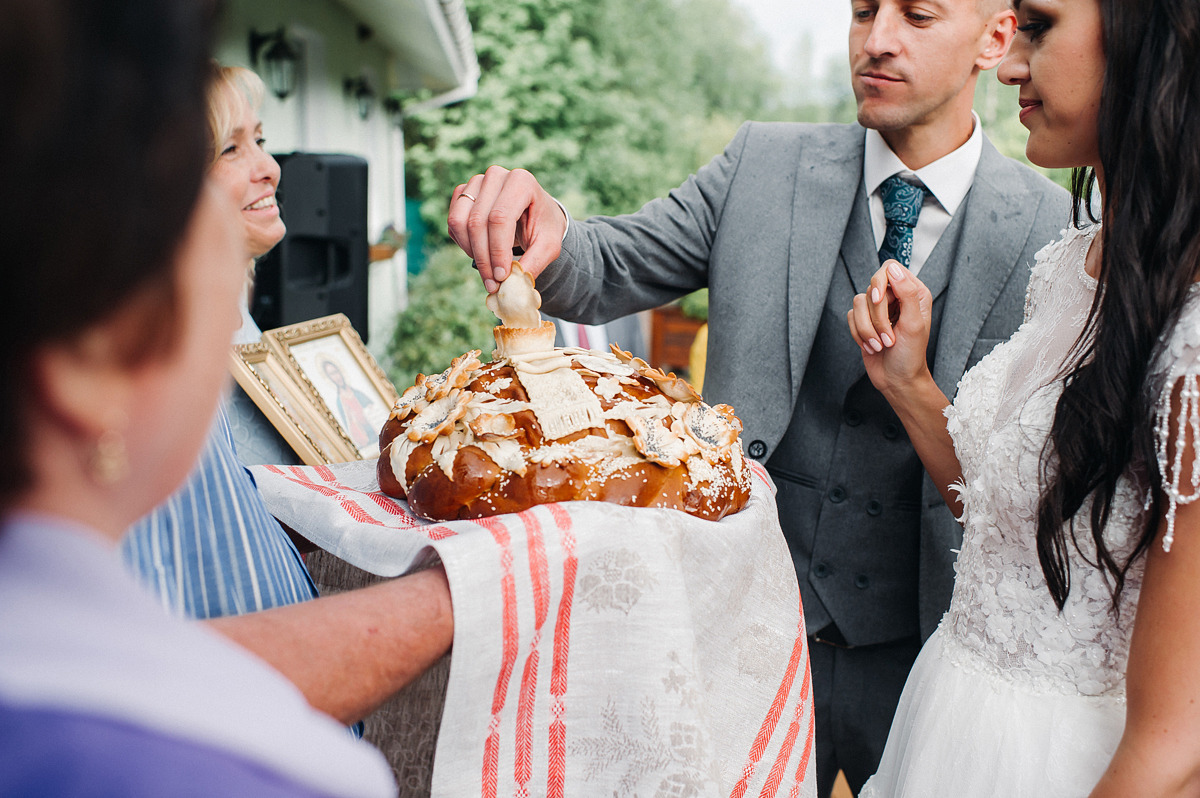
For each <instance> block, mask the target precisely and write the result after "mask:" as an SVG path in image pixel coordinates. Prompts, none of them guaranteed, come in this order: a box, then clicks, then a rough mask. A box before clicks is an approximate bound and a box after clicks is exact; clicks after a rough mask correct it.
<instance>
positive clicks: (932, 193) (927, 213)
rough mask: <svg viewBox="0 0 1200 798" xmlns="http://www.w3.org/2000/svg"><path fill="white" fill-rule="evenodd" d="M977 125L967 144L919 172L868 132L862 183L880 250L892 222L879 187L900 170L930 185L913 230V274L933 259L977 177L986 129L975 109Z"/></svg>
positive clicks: (901, 174) (877, 133)
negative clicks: (943, 234) (888, 218)
mask: <svg viewBox="0 0 1200 798" xmlns="http://www.w3.org/2000/svg"><path fill="white" fill-rule="evenodd" d="M971 116H972V117H974V119H975V128H974V130H973V131H972V132H971V137H970V138H969V139H967V141H966V143H965V144H963V145H962V146H961V147H959V148H958V149H956V150H954V151H953V152H951V153H949V154H947V155H943V156H942V157H941V158H939V159H937V160H936V161H934V162H933V163H931V164H928V165H926V166H923V167H921V168H920V169H917V170H916V171H915V172H914V171H913V170H911V169H909V168H908V167H907V166H905V165H904V162H903V161H901V160H900V159H899V158H898V157H896V153H894V152H892V148H891V147H889V146H888V145H887V142H886V141H884V140H883V136H881V135H880V134H879V131H877V130H867V139H866V149H865V151H864V153H863V185H864V186H865V187H866V189H867V196H868V198H869V205H870V210H871V229H872V231H873V232H874V233H875V248H876V249H878V248H879V247H880V246H882V245H883V236H884V233H885V232H886V231H887V220H886V219H885V218H884V216H883V197H882V196H881V195H880V191H879V186H880V185H881V184H882V183H883V181H884V180H887V179H888V178H889V177H891V176H892V175H895V174H899V175H900V176H901V177H902V178H905V179H908V180H910V181H913V179H914V178H915V180H919V181H920V182H921V183H923V184H924V185H925V188H927V189H928V192H927V193H926V195H925V204H924V205H923V206H922V207H921V215H920V217H919V218H918V219H917V227H916V229H915V230H913V249H912V262H911V263H909V269H911V270H912V272H913V273H914V274H916V273H917V272H919V271H920V270H921V266H923V265H924V264H925V261H926V260H927V259H928V258H929V253H931V252H933V248H934V247H935V246H936V245H937V242H938V239H939V238H941V237H942V233H944V232H946V228H947V227H949V226H950V220H951V218H953V216H954V214H955V213H956V212H957V211H958V207H959V206H960V205H962V201H963V199H964V198H966V196H967V192H968V191H970V190H971V183H972V182H974V180H975V168H976V167H977V166H979V156H980V154H981V153H982V152H983V127H982V126H981V125H980V123H979V117H978V116H977V115H976V114H975V112H974V111H972V112H971Z"/></svg>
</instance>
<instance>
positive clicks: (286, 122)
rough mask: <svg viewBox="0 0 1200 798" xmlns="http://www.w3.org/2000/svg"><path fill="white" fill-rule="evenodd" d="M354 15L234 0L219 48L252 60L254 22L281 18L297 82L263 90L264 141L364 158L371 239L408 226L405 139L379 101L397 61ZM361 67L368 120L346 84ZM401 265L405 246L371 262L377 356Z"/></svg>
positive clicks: (222, 57)
mask: <svg viewBox="0 0 1200 798" xmlns="http://www.w3.org/2000/svg"><path fill="white" fill-rule="evenodd" d="M358 24H359V21H358V20H357V19H356V18H354V17H353V16H351V14H350V13H349V12H348V11H346V9H345V8H344V7H343V6H341V5H339V4H338V3H335V2H330V1H329V0H311V1H310V2H286V1H285V0H254V2H245V0H241V1H239V0H233V2H228V3H226V4H225V15H224V19H223V24H222V30H221V35H220V37H219V39H218V45H217V48H216V56H217V60H219V61H220V62H221V63H223V64H230V65H234V64H236V65H239V66H245V67H251V66H252V64H251V63H250V52H249V36H250V31H251V29H254V30H257V31H259V32H263V33H265V32H271V31H275V30H277V29H278V28H279V27H280V26H281V25H282V26H284V27H285V28H286V30H287V35H288V38H289V40H290V41H291V42H292V43H293V44H294V45H296V46H297V49H298V50H299V51H300V53H301V58H300V63H299V64H298V65H297V88H296V91H295V93H294V94H292V96H290V97H288V98H287V99H285V100H279V99H278V98H276V97H275V96H274V95H272V94H270V93H268V94H267V97H266V99H265V100H264V103H263V108H262V109H261V112H260V113H261V118H262V121H263V130H264V134H265V136H266V139H267V149H268V150H270V151H271V152H275V153H287V152H330V153H345V154H350V155H358V156H361V157H363V158H365V159H366V160H367V163H368V164H369V168H368V200H367V214H368V218H367V231H368V240H369V241H370V242H371V243H375V242H376V241H378V240H379V238H380V234H381V233H382V232H383V230H384V228H385V227H387V226H388V225H391V226H393V227H395V228H396V229H397V230H399V231H403V230H404V229H405V224H404V145H403V139H402V135H401V132H400V131H399V129H398V128H396V127H395V126H394V125H392V124H391V123H390V122H389V120H388V117H387V114H386V113H385V112H384V110H383V107H382V104H381V101H382V98H383V97H384V96H385V94H386V91H387V89H388V88H389V87H388V85H387V84H385V83H384V81H385V80H386V79H387V78H388V76H389V74H392V75H394V74H395V70H397V68H398V67H397V64H396V62H395V59H394V58H393V57H392V56H391V54H390V53H389V52H387V51H386V50H385V49H384V47H383V46H382V45H381V44H380V43H379V42H378V41H376V40H375V38H374V37H370V38H367V39H366V40H360V38H359V36H358V32H357V28H358ZM390 71H391V72H390ZM260 74H262V71H261V70H260ZM359 76H365V77H366V78H367V80H368V81H369V82H370V83H371V85H372V86H373V87H374V89H375V91H376V93H377V95H378V96H377V97H376V100H375V103H374V106H373V108H372V111H371V115H370V117H369V118H368V119H366V120H363V119H361V118H360V117H359V114H358V104H357V102H356V100H355V99H354V98H353V97H347V96H346V94H345V90H344V82H345V80H346V79H347V78H355V77H359ZM405 275H406V264H405V255H404V250H403V249H401V250H400V251H399V252H398V253H397V254H396V256H395V257H394V258H392V259H391V260H387V261H379V262H376V263H373V264H371V272H370V282H369V286H368V292H369V319H370V321H369V324H370V328H371V329H370V330H369V335H368V348H369V349H370V350H371V351H372V353H373V354H374V355H375V356H376V357H377V358H378V357H380V356H381V355H382V352H383V349H384V348H385V347H386V344H387V341H388V340H389V339H390V338H391V332H392V327H393V326H394V321H395V316H396V314H397V313H399V312H400V310H402V309H403V307H404V304H405Z"/></svg>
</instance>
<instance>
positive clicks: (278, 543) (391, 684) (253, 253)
mask: <svg viewBox="0 0 1200 798" xmlns="http://www.w3.org/2000/svg"><path fill="white" fill-rule="evenodd" d="M262 96H263V85H262V81H261V80H260V79H259V78H258V76H257V75H255V74H254V73H253V72H250V71H249V70H246V69H242V68H238V67H214V76H213V81H212V84H211V86H210V88H209V98H208V99H209V103H208V106H209V111H208V112H209V128H210V130H209V134H210V142H211V144H212V163H211V166H210V168H209V176H210V178H212V180H213V182H214V183H216V184H217V185H218V186H219V187H220V188H221V190H222V191H223V193H224V194H226V195H227V196H228V197H229V198H230V199H232V200H233V202H234V204H235V206H236V207H237V208H239V209H240V218H241V222H242V231H243V233H244V237H245V247H246V250H245V251H246V260H247V263H248V264H250V265H251V267H252V266H253V258H256V257H259V256H261V255H263V254H265V253H266V252H267V251H268V250H270V249H271V247H273V246H274V245H275V244H277V243H278V242H279V240H280V239H281V238H282V237H283V235H284V232H285V230H284V226H283V222H282V221H281V220H280V218H279V210H278V206H277V205H276V202H275V190H276V187H277V186H278V184H279V166H278V164H277V163H276V162H275V159H274V158H272V157H271V155H270V154H269V153H268V152H267V151H266V149H265V148H264V146H263V145H264V139H263V135H262V123H261V121H260V120H259V118H258V110H257V109H258V107H259V104H260V103H261V100H262ZM243 299H244V298H243ZM242 304H243V324H244V325H252V324H253V321H251V320H249V316H248V314H247V313H245V311H244V307H245V302H244V301H243V303H242ZM255 337H257V334H256V335H255ZM122 552H123V555H124V557H125V560H126V562H127V564H128V565H129V566H130V567H131V569H132V570H133V571H134V572H135V573H136V574H137V575H138V576H139V578H140V579H141V580H142V581H143V582H144V583H145V584H146V585H147V586H148V587H150V588H151V590H153V591H154V592H155V593H156V594H157V595H158V596H159V599H160V601H161V602H162V604H163V606H164V607H165V608H166V609H168V610H169V611H170V612H172V613H175V614H177V615H183V616H187V617H192V618H200V619H212V620H211V623H212V625H213V626H214V627H215V628H217V629H218V630H219V631H221V632H222V633H224V634H225V635H227V636H228V637H230V638H232V639H233V640H235V641H236V642H238V643H240V644H242V645H243V646H245V647H246V648H249V649H250V650H252V651H253V652H254V653H256V654H257V655H258V656H260V657H261V658H263V659H265V660H266V661H268V662H269V663H271V664H272V665H273V666H274V667H275V668H276V669H277V670H279V671H280V672H281V673H283V674H284V675H285V676H287V677H288V678H289V679H291V680H292V681H293V682H294V683H295V684H296V685H297V686H298V687H299V688H300V689H301V690H302V691H303V693H304V694H305V696H306V697H307V698H308V700H309V702H310V703H311V704H312V705H313V706H315V707H317V708H318V709H321V710H323V711H325V712H326V713H328V714H330V715H331V716H333V717H334V718H337V719H338V720H341V721H342V722H344V723H347V724H353V723H355V722H357V721H358V720H360V719H361V718H363V717H364V716H365V715H366V714H367V713H369V712H370V711H371V710H373V709H374V708H375V707H377V706H378V705H379V704H381V703H383V701H385V700H386V699H387V698H389V697H390V696H391V695H392V694H393V693H394V692H396V691H397V690H399V689H400V688H401V687H403V686H404V685H405V684H407V683H408V682H409V681H411V680H412V679H413V678H415V677H416V676H418V675H419V674H420V673H422V672H423V671H424V670H425V669H426V668H427V667H428V666H429V665H431V664H432V663H433V662H435V661H436V660H437V659H438V658H439V657H441V655H442V654H444V653H445V652H446V651H447V650H448V649H449V647H450V642H451V638H452V635H453V617H452V614H451V611H450V592H449V587H448V584H447V582H446V576H445V573H444V571H443V570H442V569H441V567H440V566H438V567H435V568H431V569H429V570H427V571H422V572H420V573H417V574H413V575H411V576H407V577H403V578H401V579H396V580H392V581H390V582H385V583H382V584H378V585H373V586H371V587H368V588H364V589H362V590H355V591H351V592H348V593H342V594H339V595H336V596H329V597H325V598H317V591H316V588H315V587H314V586H313V583H312V580H311V578H310V577H309V575H308V571H307V569H306V568H305V566H304V563H303V561H302V560H301V559H300V555H299V553H298V552H297V550H296V548H295V546H294V545H293V544H292V541H291V540H290V539H289V538H288V535H287V534H286V533H285V532H284V530H283V528H282V527H281V526H280V524H279V522H278V521H276V520H275V518H273V517H272V516H271V514H270V513H269V512H268V511H267V509H266V505H265V504H264V503H263V500H262V496H261V495H260V494H259V492H258V488H257V486H256V485H255V483H254V479H253V477H252V476H251V475H250V472H249V471H248V470H247V469H246V468H245V466H244V465H243V464H242V463H241V461H240V460H239V459H238V457H237V454H236V451H235V448H234V442H233V437H232V434H231V432H230V429H229V422H228V420H227V418H226V416H225V412H224V409H223V408H222V409H220V410H219V411H218V414H217V417H216V419H215V421H214V423H213V426H212V429H211V430H210V432H209V436H208V441H207V444H206V446H205V449H204V451H203V453H202V455H201V458H200V460H199V462H198V463H197V464H196V466H195V468H194V470H193V471H192V473H191V476H190V477H189V479H188V481H187V483H186V484H185V485H184V486H183V488H182V489H180V491H178V492H177V493H176V494H174V495H173V496H172V497H171V498H170V499H168V500H167V501H166V502H164V503H163V504H162V505H160V506H158V507H157V508H156V509H155V510H154V511H153V512H152V513H150V514H149V515H148V516H146V517H145V518H143V519H142V520H141V521H139V522H138V523H137V524H135V525H134V526H133V527H132V528H131V529H130V530H129V532H128V533H127V534H126V536H125V538H124V540H123V541H122Z"/></svg>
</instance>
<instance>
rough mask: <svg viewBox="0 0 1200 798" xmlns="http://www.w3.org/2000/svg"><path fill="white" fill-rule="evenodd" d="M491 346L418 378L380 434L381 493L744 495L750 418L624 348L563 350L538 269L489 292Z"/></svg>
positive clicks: (440, 513) (718, 500) (437, 506)
mask: <svg viewBox="0 0 1200 798" xmlns="http://www.w3.org/2000/svg"><path fill="white" fill-rule="evenodd" d="M487 304H488V308H489V309H490V310H491V311H492V312H493V313H495V314H496V315H497V317H498V318H500V319H501V321H502V322H503V323H502V324H500V325H498V326H497V327H496V328H495V329H494V331H493V334H494V337H495V339H496V350H495V351H494V352H493V353H492V361H491V362H490V363H484V362H482V361H481V360H480V359H479V354H480V353H479V351H478V350H473V351H471V352H467V353H466V354H464V355H462V356H461V357H458V358H455V359H454V361H453V362H452V363H451V364H450V367H449V368H447V369H446V370H445V371H444V372H442V373H441V374H437V375H434V376H432V377H426V376H425V375H418V377H417V380H416V382H415V384H414V385H413V386H412V387H410V388H409V389H408V390H406V391H404V393H403V394H402V395H401V396H400V399H399V400H397V402H396V405H395V407H394V408H393V410H392V413H391V416H390V418H389V419H388V421H387V423H385V424H384V427H383V430H382V431H381V433H380V439H379V443H380V451H381V452H382V454H381V455H380V458H379V463H378V473H379V484H380V487H381V488H382V489H383V491H384V492H385V493H387V494H389V495H391V496H394V497H396V498H401V499H406V500H407V501H408V503H409V507H410V508H411V509H412V510H413V512H415V513H417V514H418V515H421V516H423V517H425V518H429V519H431V520H439V521H442V520H452V519H457V518H480V517H484V516H490V515H496V514H500V513H511V512H520V511H522V510H525V509H528V508H529V507H531V506H533V505H535V504H542V503H546V502H557V501H576V500H583V501H608V502H615V503H617V504H624V505H629V506H637V507H665V508H671V509H676V510H682V511H683V512H687V513H691V514H692V515H696V516H699V517H701V518H706V519H709V520H718V519H720V518H722V517H724V516H725V515H728V514H729V513H735V512H737V511H738V510H740V509H741V508H742V507H743V506H745V504H746V502H747V501H748V500H749V497H750V471H749V469H747V468H745V467H744V463H743V462H742V445H741V441H740V439H739V435H740V433H741V429H742V424H741V421H739V420H738V418H737V416H736V415H734V412H733V408H731V407H729V406H728V405H717V406H716V407H709V406H708V405H706V404H704V402H703V400H702V398H701V396H700V394H699V393H697V392H696V391H695V389H693V388H692V386H691V385H690V384H688V382H687V381H686V380H684V379H682V378H680V377H677V376H676V375H675V374H673V373H664V372H663V371H661V370H660V369H657V368H654V367H652V366H651V365H649V364H648V363H646V362H645V361H644V360H641V359H640V358H636V357H634V356H633V355H631V354H630V353H628V352H625V351H624V350H622V349H620V348H619V347H617V346H615V345H614V346H612V347H611V350H612V352H611V354H610V353H607V352H597V351H591V350H586V349H579V348H573V347H572V348H555V347H554V324H553V322H549V321H544V320H543V319H542V318H541V316H540V314H539V313H538V308H539V307H540V305H541V297H540V295H539V294H538V292H537V290H536V289H535V288H534V281H533V279H532V278H531V277H530V276H529V275H528V274H526V273H525V271H524V270H523V269H521V268H520V264H519V263H518V262H515V261H514V263H513V267H512V270H511V272H510V274H509V277H508V278H507V279H505V280H504V281H503V282H502V283H501V284H500V287H499V288H498V289H497V290H496V292H495V293H492V294H489V295H488V299H487Z"/></svg>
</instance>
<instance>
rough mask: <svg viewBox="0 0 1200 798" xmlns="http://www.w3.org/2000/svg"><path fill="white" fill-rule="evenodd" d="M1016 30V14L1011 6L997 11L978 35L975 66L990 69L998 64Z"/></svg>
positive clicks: (1006, 51) (1002, 58) (1006, 52)
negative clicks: (977, 52)
mask: <svg viewBox="0 0 1200 798" xmlns="http://www.w3.org/2000/svg"><path fill="white" fill-rule="evenodd" d="M1016 32H1017V15H1016V14H1014V13H1013V11H1012V9H1011V8H1006V9H1004V10H1003V11H999V12H997V13H996V14H994V15H993V16H992V18H991V19H989V20H988V23H987V26H986V27H985V28H984V31H983V34H982V36H981V37H980V49H979V57H978V58H976V59H975V66H977V67H979V68H980V69H981V70H987V69H991V68H992V67H994V66H997V65H999V63H1000V62H1001V61H1003V60H1004V56H1005V55H1007V54H1008V48H1009V45H1011V44H1012V40H1013V36H1014V35H1015V34H1016Z"/></svg>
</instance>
